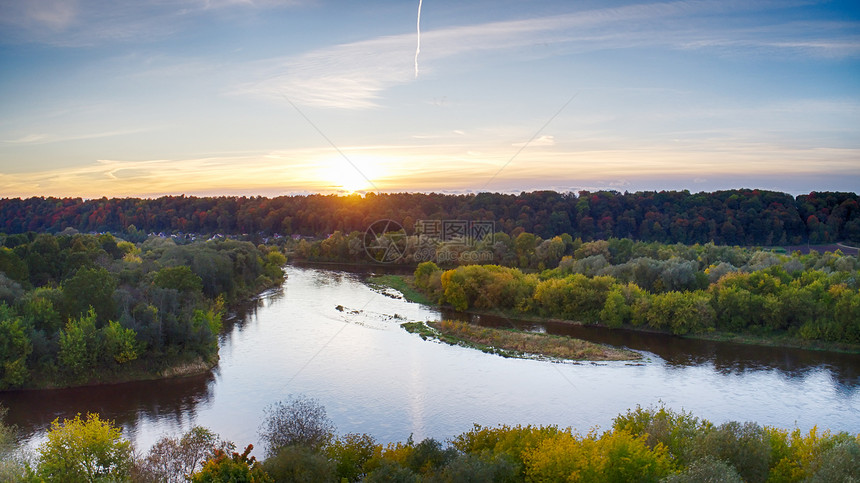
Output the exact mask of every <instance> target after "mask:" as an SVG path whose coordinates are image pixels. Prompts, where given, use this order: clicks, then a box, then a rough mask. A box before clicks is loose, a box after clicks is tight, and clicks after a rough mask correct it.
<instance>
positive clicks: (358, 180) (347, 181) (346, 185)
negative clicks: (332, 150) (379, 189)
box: [329, 166, 373, 193]
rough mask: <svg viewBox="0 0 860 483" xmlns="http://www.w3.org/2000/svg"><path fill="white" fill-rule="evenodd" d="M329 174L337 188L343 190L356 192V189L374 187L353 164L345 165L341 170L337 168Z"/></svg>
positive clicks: (362, 189) (364, 189)
mask: <svg viewBox="0 0 860 483" xmlns="http://www.w3.org/2000/svg"><path fill="white" fill-rule="evenodd" d="M329 176H330V177H331V182H332V184H333V185H334V187H335V189H338V190H341V191H347V192H349V193H355V192H356V191H366V190H369V189H372V188H373V186H372V184H371V183H370V182H368V180H367V179H366V178H365V177H364V175H363V174H362V173H360V172H359V171H358V170H357V169H355V168H353V167H352V166H345V167H343V168H341V169H339V170H335V171H333V172H331V173H330V175H329Z"/></svg>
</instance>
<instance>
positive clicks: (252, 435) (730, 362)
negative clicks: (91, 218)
mask: <svg viewBox="0 0 860 483" xmlns="http://www.w3.org/2000/svg"><path fill="white" fill-rule="evenodd" d="M286 270H287V280H286V282H285V283H284V285H283V287H282V290H280V291H277V292H273V293H271V294H267V295H266V296H264V297H261V298H260V300H259V301H258V302H257V304H256V305H255V306H253V307H252V308H251V309H249V310H248V312H247V314H245V315H244V316H243V317H240V318H239V320H237V321H236V322H235V323H234V324H233V325H232V327H230V328H229V330H228V331H227V332H226V333H225V334H224V335H223V336H222V337H221V341H220V345H221V349H220V355H221V359H220V362H219V364H218V366H217V367H216V368H215V369H214V370H213V371H211V372H210V373H208V374H205V375H201V376H194V377H187V378H180V379H171V380H162V381H148V382H137V383H127V384H117V385H111V386H100V387H86V388H75V389H64V390H51V391H28V392H11V393H2V394H0V402H2V404H3V405H4V406H6V407H7V408H9V414H8V417H7V422H9V423H12V424H16V425H18V427H19V428H20V429H21V430H22V432H23V434H24V437H25V439H24V443H25V444H27V445H31V446H32V445H35V444H38V442H39V441H41V440H42V439H43V437H44V436H43V435H44V431H45V429H46V428H47V427H48V426H49V424H50V422H51V421H52V420H53V419H54V418H57V417H60V418H63V417H72V416H74V414H76V413H78V412H80V413H87V412H98V413H99V414H100V415H101V416H102V417H103V418H108V419H112V420H115V421H116V422H117V423H118V424H120V425H121V426H122V427H123V434H124V435H125V437H127V438H129V439H131V440H133V441H134V442H135V444H136V446H137V447H138V448H140V449H143V450H145V449H147V448H148V447H149V446H151V444H152V443H153V442H155V441H156V440H157V439H158V438H159V437H161V436H162V435H168V434H170V435H175V434H179V433H181V432H184V431H186V430H188V429H189V428H191V427H192V426H194V425H202V426H206V427H208V428H210V429H212V430H214V431H215V432H217V433H219V434H220V435H221V436H222V437H224V438H226V439H229V440H232V441H235V442H236V443H237V446H244V445H246V444H248V443H254V444H255V446H258V445H257V443H258V439H259V438H258V436H257V429H258V427H259V424H260V422H261V420H262V418H263V415H264V408H265V407H266V406H267V405H268V404H270V403H273V402H275V401H277V400H279V399H284V398H287V397H288V396H289V395H291V394H304V395H307V396H310V397H313V398H316V399H318V400H319V401H320V402H321V403H322V404H323V405H324V406H325V407H326V409H327V411H328V414H329V416H330V417H331V419H332V420H333V421H334V423H335V425H336V426H337V429H338V432H339V433H347V432H359V433H368V434H371V435H373V436H375V437H376V439H377V440H378V441H380V442H389V441H404V440H406V438H407V437H409V435H410V434H411V435H413V438H414V439H415V440H416V441H419V440H421V439H423V438H425V437H434V438H437V439H440V440H444V439H446V438H450V437H453V436H455V435H457V434H460V433H462V432H464V431H468V430H469V429H471V428H472V425H473V424H475V423H477V424H481V425H490V426H492V425H497V424H542V425H546V424H556V425H560V426H572V427H574V428H576V429H577V430H579V431H580V432H583V433H584V432H587V431H588V430H589V429H591V428H593V427H595V426H598V427H600V428H603V429H606V428H608V427H609V426H610V425H611V423H612V419H613V417H615V416H616V415H618V414H619V413H623V412H625V411H626V410H627V409H628V408H633V407H635V406H636V405H637V404H639V405H643V406H649V405H655V404H658V403H661V402H662V403H663V404H665V405H666V406H668V407H671V408H673V409H676V410H681V409H684V410H687V411H690V412H692V413H693V414H694V415H695V416H698V417H701V418H706V419H709V420H711V421H713V422H715V423H721V422H725V421H730V420H737V421H756V422H758V423H760V424H763V425H774V426H779V427H782V428H794V427H798V428H800V429H801V430H804V431H806V430H808V429H810V428H811V427H812V426H814V425H817V426H818V427H819V428H820V429H826V428H829V429H832V430H835V431H842V430H844V431H850V432H853V433H857V432H860V356H858V355H847V354H836V353H825V352H813V351H803V350H796V349H779V348H768V347H757V346H739V345H734V344H727V343H718V342H709V341H696V340H686V339H680V338H677V337H671V336H665V335H658V334H643V333H634V332H629V331H623V330H606V329H597V328H589V327H576V326H570V325H568V324H560V323H546V324H533V323H522V322H516V321H509V320H507V319H504V318H494V317H489V316H481V317H475V316H473V318H474V319H476V320H474V321H475V322H477V323H481V324H488V325H506V324H514V325H521V326H527V327H530V328H532V329H535V330H545V331H548V332H553V333H567V334H570V335H575V336H578V337H581V338H586V339H590V340H595V341H599V342H607V343H611V344H616V345H620V346H626V347H629V348H631V349H634V350H637V351H640V352H642V353H643V354H644V356H645V357H644V359H643V362H637V363H629V362H601V363H590V362H582V363H552V362H544V361H536V360H522V359H505V358H502V357H499V356H495V355H488V354H484V353H482V352H479V351H475V350H471V349H466V348H461V347H452V346H448V345H444V344H439V343H433V342H428V341H423V340H421V339H420V338H419V337H418V336H417V335H413V334H409V333H407V332H406V331H405V330H403V329H401V328H400V326H399V324H400V323H402V322H405V321H420V320H438V319H440V318H441V317H442V316H443V314H441V313H440V312H439V311H438V310H435V309H431V308H428V307H424V306H421V305H418V304H413V303H410V302H406V301H404V300H402V299H399V298H394V297H391V296H389V295H390V294H389V295H385V294H383V293H381V292H379V291H376V290H374V289H372V288H370V287H368V286H367V285H366V284H364V283H363V282H362V280H363V278H362V275H361V274H358V273H352V272H348V271H340V270H334V269H322V268H314V267H298V266H292V265H291V266H288V267H287V269H286ZM339 305H340V306H342V307H341V308H342V310H339V308H338V306H339ZM454 315H457V316H460V317H462V315H458V314H445V316H454ZM477 319H480V320H477ZM258 447H259V446H258ZM255 453H257V454H261V452H260V451H255Z"/></svg>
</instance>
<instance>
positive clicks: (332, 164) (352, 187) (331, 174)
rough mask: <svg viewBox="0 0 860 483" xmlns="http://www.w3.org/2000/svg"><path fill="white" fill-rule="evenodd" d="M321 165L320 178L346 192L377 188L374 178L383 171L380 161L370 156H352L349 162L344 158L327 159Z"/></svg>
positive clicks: (332, 186) (335, 188) (337, 189)
mask: <svg viewBox="0 0 860 483" xmlns="http://www.w3.org/2000/svg"><path fill="white" fill-rule="evenodd" d="M319 166H320V172H319V178H320V179H321V180H323V182H324V184H326V185H327V187H328V188H329V189H332V190H335V191H340V192H346V193H355V192H357V191H372V190H375V189H377V188H378V187H377V186H376V181H374V180H375V179H377V178H378V177H379V176H380V172H381V171H383V170H382V167H381V163H380V161H379V160H378V159H376V158H374V157H370V156H350V158H349V162H347V161H346V160H345V159H343V158H337V159H326V160H324V161H322V162H321V163H320V164H319Z"/></svg>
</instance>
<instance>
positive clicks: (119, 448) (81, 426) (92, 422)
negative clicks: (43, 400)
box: [36, 414, 133, 483]
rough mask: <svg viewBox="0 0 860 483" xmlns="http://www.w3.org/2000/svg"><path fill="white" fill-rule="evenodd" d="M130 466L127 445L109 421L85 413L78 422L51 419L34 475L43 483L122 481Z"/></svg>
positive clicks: (78, 416) (130, 454)
mask: <svg viewBox="0 0 860 483" xmlns="http://www.w3.org/2000/svg"><path fill="white" fill-rule="evenodd" d="M132 464H133V459H132V448H131V442H129V441H127V440H125V439H123V438H122V436H121V434H120V428H117V427H116V426H114V425H113V422H112V421H107V420H102V419H99V415H98V414H88V415H87V418H86V419H81V415H80V414H78V415H77V416H75V417H74V419H65V420H63V422H62V423H61V422H60V421H59V419H55V420H54V422H52V423H51V429H50V430H49V431H48V439H47V441H45V443H43V444H42V445H41V446H40V447H39V455H38V465H37V467H36V474H37V475H38V477H39V478H41V479H42V480H44V481H46V482H59V483H67V482H72V481H75V482H77V481H82V482H108V481H122V480H125V479H127V478H128V476H129V474H130V472H131V468H132Z"/></svg>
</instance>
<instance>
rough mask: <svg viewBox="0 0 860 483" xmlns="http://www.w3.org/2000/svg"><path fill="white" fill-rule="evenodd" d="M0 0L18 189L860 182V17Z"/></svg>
mask: <svg viewBox="0 0 860 483" xmlns="http://www.w3.org/2000/svg"><path fill="white" fill-rule="evenodd" d="M417 14H418V2H417V1H416V2H411V1H408V2H407V1H379V0H368V1H362V2H343V1H340V2H329V1H325V0H292V1H290V0H260V1H253V0H246V1H241V0H209V1H204V0H183V1H173V2H171V1H165V0H139V1H135V2H112V1H102V0H94V1H86V0H78V1H74V0H67V1H59V0H30V1H27V2H22V1H10V0H0V72H2V74H0V112H2V117H0V196H3V197H17V196H82V197H100V196H158V195H163V194H182V193H184V194H197V195H206V194H248V195H251V194H262V195H269V196H271V195H279V194H297V193H310V192H324V193H330V192H349V191H353V190H357V191H362V190H378V191H436V192H474V191H504V192H519V191H521V190H534V189H555V190H559V191H569V190H570V191H577V190H580V189H592V190H593V189H617V190H620V191H624V190H630V191H635V190H661V189H689V190H691V191H712V190H716V189H727V188H741V187H756V188H765V189H775V190H779V191H786V192H790V193H795V194H798V193H805V192H809V191H812V190H818V191H822V190H840V191H857V187H858V186H860V7H858V6H857V4H856V2H802V1H801V2H793V1H790V0H789V1H764V2H756V1H680V2H671V1H670V2H622V1H618V2H613V1H604V2H598V1H583V2H571V1H541V0H530V1H505V0H501V1H495V2H491V1H483V0H477V1H469V2H461V1H436V0H426V1H423V3H422V8H421V23H420V26H421V35H420V47H421V48H420V53H419V55H418V62H417V76H416V65H415V54H416V47H417V44H418V32H417V20H418V17H417Z"/></svg>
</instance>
